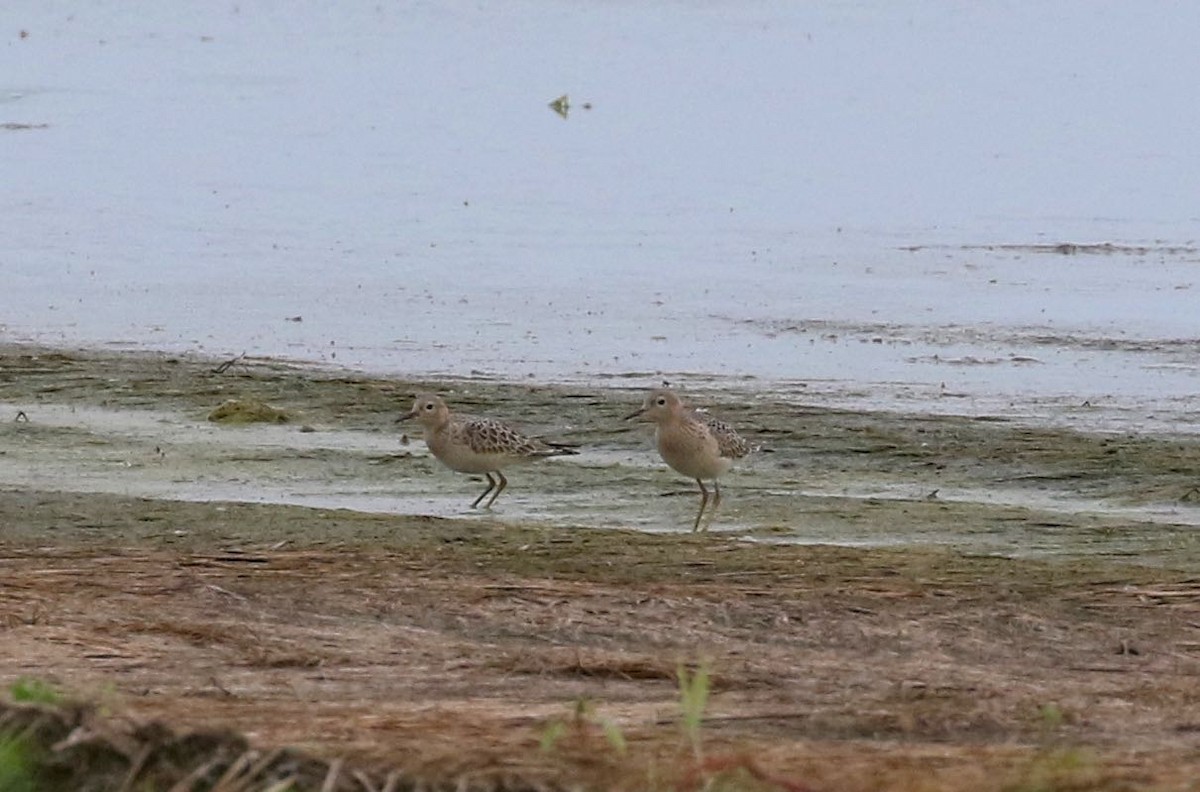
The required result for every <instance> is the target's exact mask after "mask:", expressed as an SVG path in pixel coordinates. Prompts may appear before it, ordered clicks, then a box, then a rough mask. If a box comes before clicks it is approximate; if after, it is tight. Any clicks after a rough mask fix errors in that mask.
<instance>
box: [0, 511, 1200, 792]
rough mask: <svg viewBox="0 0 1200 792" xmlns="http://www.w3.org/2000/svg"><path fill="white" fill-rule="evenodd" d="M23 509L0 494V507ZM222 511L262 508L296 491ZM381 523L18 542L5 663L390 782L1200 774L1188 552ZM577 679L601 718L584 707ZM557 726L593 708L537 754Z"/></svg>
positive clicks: (6, 671)
mask: <svg viewBox="0 0 1200 792" xmlns="http://www.w3.org/2000/svg"><path fill="white" fill-rule="evenodd" d="M38 497H39V498H41V499H42V500H41V501H40V503H41V511H40V514H41V515H42V518H43V519H45V520H46V521H47V522H48V523H54V522H56V521H58V520H62V519H63V518H64V517H67V516H69V515H70V514H73V513H76V512H77V511H78V510H79V509H82V508H83V501H84V500H86V501H87V502H88V504H89V508H90V514H91V518H92V519H93V520H95V519H101V520H104V521H108V522H109V523H110V525H111V526H112V532H113V534H115V535H117V536H120V535H122V534H121V531H122V530H123V529H122V528H121V527H120V526H121V525H122V524H123V523H122V521H126V522H127V523H128V524H129V525H130V526H134V528H130V530H134V529H135V528H136V526H137V525H139V524H140V522H141V521H140V517H141V514H142V512H144V511H153V513H154V514H157V515H160V516H161V514H162V513H163V510H164V509H166V510H167V513H168V517H167V518H166V519H168V521H169V522H170V523H171V524H172V525H177V526H180V527H183V528H189V527H194V526H193V525H192V523H193V522H196V521H204V520H206V519H208V515H209V514H210V513H211V508H212V507H211V506H206V505H203V504H175V505H169V506H168V505H164V504H162V503H155V502H148V501H145V502H144V501H136V500H128V499H121V498H102V497H98V496H59V497H57V498H48V496H46V495H45V494H43V495H40V496H38ZM18 501H20V498H19V497H17V496H15V495H13V494H9V495H6V496H4V497H3V498H0V518H2V517H3V515H4V513H5V512H6V511H7V512H11V510H12V509H18V510H19V506H20V504H19V503H18ZM224 508H226V509H227V511H225V512H223V514H224V515H225V516H226V518H227V519H232V520H233V521H235V522H237V523H238V524H241V525H248V526H250V525H253V524H254V522H255V515H256V514H257V513H259V512H263V513H266V512H271V513H273V514H275V515H276V516H278V514H279V512H278V509H279V507H252V506H237V507H235V506H233V505H227V506H226V507H224ZM228 510H232V511H234V512H235V514H233V516H232V517H230V515H229V511H228ZM284 511H285V512H286V514H287V519H288V520H289V521H291V524H292V525H294V527H295V528H296V530H297V532H298V534H304V535H310V536H311V535H313V527H312V526H307V527H306V526H305V525H304V522H305V521H314V523H315V524H316V525H319V526H320V528H321V530H322V531H324V532H325V535H327V536H336V535H337V534H338V532H339V530H340V529H339V520H342V519H345V520H349V521H350V522H351V524H357V522H358V521H359V520H361V519H362V518H361V517H358V516H354V515H339V514H328V513H320V512H310V511H306V510H303V509H293V510H284ZM22 513H26V514H27V513H28V512H22ZM373 519H374V518H373ZM378 519H379V520H381V521H383V522H384V523H387V524H388V525H390V526H391V528H390V530H391V535H392V536H393V537H394V541H393V542H392V543H391V544H385V545H384V546H378V545H376V544H374V543H373V544H370V545H363V546H358V545H355V544H353V543H340V544H336V545H331V546H322V545H321V544H313V545H310V546H306V547H288V548H279V547H275V546H273V545H259V544H255V543H254V542H252V541H240V542H237V543H236V544H234V543H223V546H211V545H210V544H208V541H209V540H205V541H204V542H203V543H200V544H202V545H203V546H188V545H187V544H186V543H182V544H178V545H176V544H174V543H169V544H163V543H158V545H157V546H145V544H143V546H137V545H133V544H128V543H125V544H121V545H119V546H117V545H115V544H114V542H113V541H112V540H111V538H105V539H103V540H98V539H94V538H87V539H78V538H77V539H76V540H74V541H66V542H60V543H59V544H58V545H56V546H46V545H41V546H37V545H28V544H21V543H10V544H8V545H4V546H3V552H2V553H0V580H3V585H2V586H0V642H2V645H3V646H4V650H5V651H4V652H2V653H0V680H11V679H14V678H16V677H19V676H25V677H34V678H38V679H43V680H47V681H49V682H51V683H53V684H54V685H56V686H58V687H60V688H61V689H64V690H66V691H68V692H69V693H71V694H73V695H76V696H81V697H83V698H85V699H90V700H93V701H98V702H100V704H101V705H102V707H103V708H104V709H106V710H107V711H110V712H111V713H112V714H113V715H112V717H115V718H117V719H118V721H120V722H122V723H124V722H128V723H132V724H140V723H153V722H156V721H157V722H161V723H164V724H169V725H170V726H171V727H172V728H173V729H177V730H179V732H180V733H190V732H192V731H200V732H205V733H206V732H212V731H218V732H221V731H223V730H229V729H234V730H237V732H239V733H240V734H241V735H242V737H241V738H239V739H244V740H245V745H247V746H251V747H254V748H257V749H258V750H259V751H260V752H262V754H266V753H268V752H270V751H271V750H273V749H274V748H276V747H279V746H293V747H294V750H297V751H300V752H302V753H303V754H304V755H306V756H309V757H324V759H322V761H323V762H325V764H324V765H321V766H322V767H325V768H326V771H328V767H329V766H330V765H329V764H328V763H329V762H330V761H331V760H332V759H333V758H340V759H342V760H344V762H343V767H346V768H349V767H352V766H353V767H355V768H359V769H360V770H361V772H363V773H368V774H374V775H370V777H371V778H372V779H374V782H373V783H376V784H378V785H382V783H383V779H385V778H386V777H387V772H390V771H396V772H398V773H400V774H401V775H404V774H408V775H404V777H409V776H411V777H414V778H417V777H419V778H423V779H426V780H429V781H433V780H438V781H440V782H444V783H446V784H456V783H459V782H463V779H467V782H463V783H467V785H468V786H469V787H470V788H500V787H503V788H514V787H516V786H519V784H518V783H517V780H518V779H520V780H521V781H522V783H526V784H529V785H531V786H533V787H557V786H563V787H577V786H582V787H586V788H614V789H635V788H647V787H652V788H661V789H667V788H679V789H689V788H697V787H696V779H697V778H708V777H711V776H714V775H718V776H720V777H721V778H722V779H724V782H727V783H732V784H734V785H735V786H737V787H739V788H748V789H752V788H785V789H787V788H792V789H804V788H811V789H815V790H849V791H850V792H857V791H858V790H883V789H889V790H891V789H896V790H931V791H933V790H949V789H964V788H971V789H977V790H983V791H984V792H987V791H988V790H995V792H1001V791H1002V790H1012V791H1013V792H1016V791H1017V790H1026V789H1027V790H1034V789H1062V790H1070V789H1113V790H1117V789H1151V788H1153V789H1179V790H1184V789H1194V788H1195V787H1194V786H1191V784H1192V779H1194V778H1196V777H1200V751H1198V750H1197V747H1196V745H1197V743H1196V734H1197V733H1198V732H1200V717H1198V716H1197V712H1200V692H1198V691H1200V641H1198V635H1200V581H1198V580H1197V579H1195V578H1192V577H1188V576H1186V575H1181V574H1179V573H1174V572H1170V571H1166V570H1154V569H1143V568H1137V567H1115V566H1111V565H1104V564H1098V563H1097V564H1092V565H1087V564H1047V563H1039V562H1029V561H1025V562H1020V561H1009V560H1004V559H995V558H969V557H963V556H959V555H957V554H955V553H952V552H947V551H916V550H913V551H896V550H892V551H888V550H867V549H863V550H853V549H846V548H827V547H775V548H766V547H759V546H746V545H739V544H736V543H730V542H726V541H723V540H720V539H718V538H713V537H707V538H699V539H698V538H695V537H640V536H636V535H628V534H617V535H613V534H606V533H604V532H585V533H580V534H578V535H576V536H573V537H569V538H566V539H564V538H563V537H562V536H555V537H554V539H553V541H543V540H542V539H539V537H540V536H542V534H540V533H539V532H525V531H522V530H521V529H507V530H505V531H498V532H496V533H494V534H493V533H487V532H484V533H480V534H478V535H477V538H476V540H475V541H474V542H470V543H464V542H459V541H451V542H446V541H444V540H445V538H446V537H450V536H456V535H457V531H458V528H457V527H456V526H455V525H453V524H444V525H443V524H441V523H438V522H436V521H434V522H430V521H427V520H406V519H405V518H378ZM606 537H607V542H606V541H605V539H606ZM531 548H535V549H536V552H533V551H532V550H531ZM581 553H593V554H602V555H603V556H604V557H606V558H607V559H609V560H612V561H614V562H615V563H614V564H612V565H605V566H604V567H603V568H600V567H596V566H593V567H591V568H590V569H589V568H588V567H587V566H586V565H582V564H580V563H579V559H580V555H581ZM702 657H704V658H709V659H710V660H711V663H712V665H713V668H714V670H715V676H714V680H713V694H712V698H711V701H710V706H709V709H708V713H707V718H706V721H705V724H704V735H705V745H706V753H705V755H704V757H703V759H702V760H701V761H700V763H697V762H696V760H695V759H694V758H692V757H691V754H690V752H689V749H688V747H687V745H686V741H685V740H684V739H683V738H682V737H681V734H680V729H679V725H678V722H677V719H678V712H679V703H678V698H679V697H678V691H677V689H676V683H675V679H674V675H675V668H676V665H677V664H678V663H679V662H682V661H690V660H695V659H699V658H702ZM581 701H588V702H590V704H589V705H587V709H588V711H589V712H590V713H592V715H591V716H589V717H587V718H582V719H580V718H579V717H578V716H576V715H574V714H573V713H575V712H576V711H577V708H578V706H579V702H581ZM602 721H603V722H610V723H611V724H613V725H614V726H615V727H616V728H619V729H620V731H621V733H622V734H623V735H624V738H625V741H626V742H627V751H626V753H624V754H618V752H617V751H616V750H615V749H614V747H613V746H612V745H611V744H610V742H609V741H608V739H607V738H606V737H605V734H604V731H603V729H602V728H601V725H600V724H601V722H602ZM555 723H559V724H564V723H565V724H568V725H571V728H570V729H568V730H567V732H566V733H565V734H563V735H562V736H561V738H560V739H558V740H556V741H554V744H553V747H552V749H551V750H543V749H542V748H541V747H540V744H541V742H542V740H543V738H544V736H545V735H546V733H547V729H549V728H551V727H552V725H553V724H555ZM247 750H248V748H247ZM234 753H236V752H232V753H230V754H229V755H231V756H232V755H233V754H234ZM289 755H290V754H289ZM135 758H136V757H135ZM313 761H316V759H314V760H313ZM125 772H128V768H126V770H125ZM401 775H397V776H395V777H396V778H399V777H401ZM349 777H350V776H347V778H349ZM789 784H790V785H793V786H791V787H789V786H788V785H789ZM313 788H320V786H319V785H318V786H316V787H313ZM377 788H378V787H377Z"/></svg>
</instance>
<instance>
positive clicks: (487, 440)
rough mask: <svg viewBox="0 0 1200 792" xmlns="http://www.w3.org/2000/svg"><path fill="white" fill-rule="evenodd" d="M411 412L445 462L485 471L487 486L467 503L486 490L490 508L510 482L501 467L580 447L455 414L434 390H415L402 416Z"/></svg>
mask: <svg viewBox="0 0 1200 792" xmlns="http://www.w3.org/2000/svg"><path fill="white" fill-rule="evenodd" d="M410 418H416V419H417V421H418V422H419V423H420V424H421V426H422V427H424V429H425V445H427V446H429V450H430V452H432V453H433V455H434V456H435V457H437V458H438V460H440V461H441V463H442V464H443V465H445V466H446V467H448V468H450V469H451V470H455V471H458V472H459V473H482V474H483V475H484V476H486V477H487V480H488V487H487V489H485V490H484V491H483V493H482V494H481V495H480V496H479V497H478V498H476V499H475V501H474V502H473V503H472V504H471V508H475V507H477V506H479V503H480V501H482V500H483V499H484V498H485V497H487V494H488V493H489V492H490V493H491V494H492V497H491V499H490V500H488V502H487V504H486V505H485V506H484V508H485V509H490V508H491V507H492V504H493V503H495V502H496V498H497V497H499V495H500V493H501V492H503V491H504V488H505V487H507V486H508V479H506V478H505V477H504V474H503V473H502V472H501V469H502V468H505V467H508V466H510V465H515V464H518V463H521V462H532V461H533V460H535V459H544V458H545V457H552V456H563V455H567V454H576V453H578V452H577V451H576V450H575V449H574V448H573V447H572V446H570V445H567V444H565V443H550V442H546V441H543V440H538V439H536V438H532V437H526V436H525V435H523V434H521V433H520V432H518V431H517V430H515V429H513V428H512V427H510V426H508V425H506V424H503V423H501V422H499V421H495V420H492V419H491V418H469V417H466V416H458V415H454V414H453V413H451V412H450V408H449V407H447V406H446V403H445V402H444V401H442V399H441V398H440V397H439V396H436V395H434V394H432V393H426V394H422V395H420V396H418V397H417V400H416V401H415V402H414V403H413V408H412V410H410V411H409V412H408V413H407V414H405V415H404V416H402V417H401V419H400V420H402V421H403V420H408V419H410ZM493 476H495V478H493Z"/></svg>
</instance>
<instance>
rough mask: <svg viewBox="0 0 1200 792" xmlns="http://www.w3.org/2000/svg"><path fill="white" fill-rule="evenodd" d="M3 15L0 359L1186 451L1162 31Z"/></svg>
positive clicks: (1185, 296) (1179, 182) (1041, 8)
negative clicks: (675, 407) (1043, 431)
mask: <svg viewBox="0 0 1200 792" xmlns="http://www.w3.org/2000/svg"><path fill="white" fill-rule="evenodd" d="M5 17H6V20H7V22H8V25H7V26H6V28H5V32H4V37H5V38H4V46H3V47H2V48H0V75H3V76H2V77H0V124H8V125H16V126H15V127H13V128H4V129H0V174H2V178H3V181H4V183H5V185H6V187H5V189H4V190H3V192H0V230H2V231H3V238H4V240H5V243H4V246H3V248H2V249H0V277H2V278H3V286H4V288H3V289H0V340H22V339H29V340H37V341H43V342H51V343H63V344H85V345H129V346H133V347H139V348H140V347H151V348H160V349H170V350H201V351H206V352H211V353H213V354H222V355H224V354H237V353H240V352H243V351H246V352H249V353H251V354H261V355H277V356H286V357H291V358H297V359H302V360H313V361H320V362H333V363H337V364H341V365H348V366H353V367H358V368H364V369H368V370H374V371H389V372H401V373H405V374H425V373H439V374H448V375H467V374H470V373H471V372H485V373H487V374H490V375H493V376H496V377H499V378H504V379H518V380H519V379H525V378H533V379H537V380H555V381H580V380H585V381H589V380H603V379H606V378H609V377H614V376H622V377H623V376H625V375H629V374H634V375H639V376H638V377H635V381H636V380H637V379H641V380H644V381H646V382H650V381H654V380H657V379H660V378H662V377H663V376H666V377H668V378H670V379H673V380H674V379H680V378H682V377H683V375H690V379H691V380H692V381H693V383H698V382H702V381H704V380H705V379H709V378H712V377H718V378H721V377H736V378H740V377H746V376H753V377H757V378H759V379H760V380H762V381H763V382H764V387H773V388H780V389H782V390H784V391H788V392H795V393H796V396H795V397H796V398H803V399H807V400H812V401H824V402H829V403H836V404H847V405H855V406H862V405H866V406H887V407H899V408H902V409H916V410H941V411H966V412H986V413H1006V414H1018V415H1023V416H1028V417H1032V418H1034V419H1041V418H1044V419H1047V420H1056V421H1057V420H1067V421H1073V422H1076V423H1080V424H1082V425H1088V426H1099V427H1102V428H1111V427H1121V428H1135V429H1151V430H1165V431H1196V430H1197V429H1198V428H1200V408H1197V407H1196V406H1195V401H1194V394H1195V393H1196V392H1197V390H1198V389H1200V388H1198V385H1200V342H1198V341H1197V339H1198V338H1200V327H1198V322H1200V319H1198V318H1197V317H1198V316H1200V312H1198V311H1197V310H1196V303H1197V293H1198V291H1197V290H1198V289H1200V285H1198V281H1200V252H1198V251H1197V244H1198V242H1197V233H1196V229H1197V220H1198V217H1200V214H1198V211H1200V210H1198V209H1197V206H1196V203H1195V185H1196V184H1197V183H1200V178H1198V177H1200V149H1198V148H1197V147H1196V145H1195V130H1196V129H1197V127H1198V126H1200V123H1198V122H1200V102H1198V101H1197V98H1198V97H1197V91H1198V90H1200V89H1198V88H1197V83H1196V81H1195V75H1196V74H1198V73H1200V54H1198V52H1197V48H1196V47H1195V42H1194V40H1193V37H1194V32H1195V31H1196V30H1198V29H1200V8H1198V7H1195V6H1193V5H1189V4H1171V5H1158V6H1155V7H1154V8H1149V7H1145V8H1143V7H1141V6H1138V5H1136V4H1128V3H1117V2H1111V3H1096V2H1083V0H1079V1H1078V2H1067V3H1055V4H1053V5H1049V6H1045V5H1043V4H1036V3H998V4H975V5H966V6H964V5H962V4H959V3H952V2H948V1H947V2H937V1H930V2H919V3H907V4H882V3H881V4H873V3H852V2H826V3H784V2H759V3H741V2H716V1H713V2H709V1H699V0H697V1H696V2H666V3H657V4H641V3H625V2H618V3H568V2H550V1H548V0H547V1H545V2H533V1H528V2H513V3H503V4H489V5H484V6H482V7H480V6H479V5H478V4H472V3H463V2H445V3H401V4H392V5H377V4H374V3H359V4H338V5H337V7H336V8H333V7H332V6H329V7H325V6H323V5H321V4H315V5H299V6H298V5H296V4H294V3H282V2H279V3H271V2H263V3H252V4H239V5H228V4H199V5H197V4H189V3H177V2H163V3H143V4H133V5H130V4H119V5H116V6H112V5H108V4H104V3H99V2H79V3H72V4H69V5H57V4H46V3H41V2H31V1H30V2H16V3H9V4H7V5H6V13H5ZM21 31H25V32H26V33H27V35H26V36H25V37H24V38H22V37H21ZM564 92H566V93H569V94H570V96H571V100H572V102H573V105H574V107H573V109H572V111H571V113H570V116H569V118H568V119H566V120H563V119H561V118H559V117H558V116H557V115H556V114H554V113H553V112H552V111H551V110H550V109H548V107H547V102H549V101H550V100H551V99H553V98H554V97H556V96H558V95H559V94H562V93H564ZM585 103H590V104H591V105H592V107H591V109H585V108H584V104H585ZM23 125H31V128H23ZM42 125H45V126H44V127H42ZM1059 242H1113V243H1116V244H1118V245H1123V246H1128V248H1131V249H1120V250H1117V251H1115V252H1105V253H1092V254H1088V253H1080V254H1077V255H1070V256H1068V255H1061V254H1057V253H1054V252H1045V251H1039V250H1032V249H1015V248H1013V249H1010V248H1004V249H988V248H987V246H989V245H994V244H998V243H999V244H1014V245H1054V244H1056V243H1059ZM910 248H916V249H910ZM297 317H299V318H300V321H294V320H295V319H296V318H297ZM801 386H803V387H801ZM797 389H798V390H797ZM1085 403H1086V404H1087V405H1088V408H1087V409H1086V410H1082V409H1078V408H1081V405H1084V404H1085Z"/></svg>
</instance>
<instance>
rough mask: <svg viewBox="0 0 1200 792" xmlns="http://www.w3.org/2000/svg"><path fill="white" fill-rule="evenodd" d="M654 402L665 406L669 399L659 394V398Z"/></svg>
mask: <svg viewBox="0 0 1200 792" xmlns="http://www.w3.org/2000/svg"><path fill="white" fill-rule="evenodd" d="M654 403H655V404H657V405H658V406H659V407H665V406H666V404H667V400H666V399H664V398H663V397H662V396H659V397H658V398H657V399H656V400H655V401H654Z"/></svg>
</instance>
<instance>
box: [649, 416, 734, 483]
mask: <svg viewBox="0 0 1200 792" xmlns="http://www.w3.org/2000/svg"><path fill="white" fill-rule="evenodd" d="M655 436H656V440H657V441H658V452H659V453H660V454H661V455H662V458H663V461H665V462H666V463H667V464H668V465H670V466H671V467H672V468H674V469H675V470H676V471H678V472H680V473H682V474H683V475H685V476H690V477H691V478H698V479H713V478H716V477H717V476H720V475H721V474H722V473H724V472H725V471H727V470H729V467H730V465H732V464H733V460H730V459H722V458H721V457H720V456H719V454H718V452H717V441H716V440H714V439H713V438H712V436H711V435H708V434H698V433H693V432H689V431H678V430H676V431H669V430H663V429H661V428H660V429H659V430H658V431H657V432H656V433H655Z"/></svg>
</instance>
